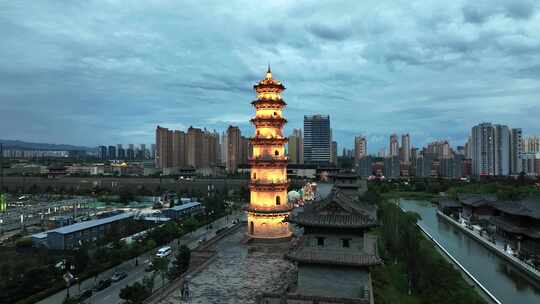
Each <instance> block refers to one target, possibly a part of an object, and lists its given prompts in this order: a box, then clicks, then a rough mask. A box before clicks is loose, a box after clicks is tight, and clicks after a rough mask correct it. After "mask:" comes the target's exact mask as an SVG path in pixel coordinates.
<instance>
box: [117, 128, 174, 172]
mask: <svg viewBox="0 0 540 304" xmlns="http://www.w3.org/2000/svg"><path fill="white" fill-rule="evenodd" d="M128 151H129V149H128ZM172 154H173V153H172V132H171V131H169V129H167V128H162V127H160V126H157V128H156V156H155V162H156V167H157V168H160V169H163V168H170V167H172V163H173V162H172Z"/></svg>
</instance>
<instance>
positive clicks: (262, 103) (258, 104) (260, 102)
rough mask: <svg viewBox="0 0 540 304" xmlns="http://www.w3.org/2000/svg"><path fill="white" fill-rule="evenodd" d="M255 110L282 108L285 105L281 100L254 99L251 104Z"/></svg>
mask: <svg viewBox="0 0 540 304" xmlns="http://www.w3.org/2000/svg"><path fill="white" fill-rule="evenodd" d="M251 104H252V105H254V106H255V108H257V109H259V108H260V109H264V108H270V109H273V108H275V107H284V106H286V105H287V103H285V101H283V99H255V100H254V101H252V102H251Z"/></svg>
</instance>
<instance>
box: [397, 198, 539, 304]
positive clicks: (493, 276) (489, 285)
mask: <svg viewBox="0 0 540 304" xmlns="http://www.w3.org/2000/svg"><path fill="white" fill-rule="evenodd" d="M400 206H401V208H402V209H403V210H406V211H412V212H415V213H417V214H419V215H420V219H419V220H418V221H417V224H418V226H419V227H421V228H422V230H424V231H425V232H427V233H428V234H429V235H431V238H432V239H433V240H435V241H436V242H437V243H438V244H439V246H437V247H438V248H444V249H445V250H446V251H447V252H448V254H450V255H451V256H452V257H453V258H454V259H455V260H456V261H457V262H459V264H460V265H461V266H462V267H463V268H464V269H466V270H467V272H469V273H470V274H471V276H473V277H474V278H475V279H476V280H477V281H478V282H479V283H480V284H481V285H482V286H484V287H485V288H486V289H487V290H488V291H489V292H490V293H491V294H492V295H493V296H494V297H495V298H496V299H498V300H499V301H500V302H501V303H504V304H506V303H509V304H513V303H519V304H521V303H523V304H529V303H530V304H533V303H540V288H538V285H537V284H535V283H534V282H533V280H531V279H530V278H528V276H526V275H525V274H523V271H521V270H520V269H519V268H517V267H516V266H515V265H514V264H512V263H510V262H509V261H507V260H506V259H504V258H503V257H501V256H499V255H498V254H496V253H495V252H493V251H492V250H490V249H488V248H487V247H486V246H484V245H483V244H481V243H480V242H478V241H477V240H475V239H473V238H472V237H470V236H469V235H467V234H466V233H465V232H464V231H463V230H462V229H459V228H458V227H456V226H455V225H453V224H452V223H450V222H448V221H446V220H443V219H442V218H441V217H439V216H437V207H436V205H434V204H431V203H430V202H429V201H426V200H407V199H402V200H400ZM441 251H442V250H441Z"/></svg>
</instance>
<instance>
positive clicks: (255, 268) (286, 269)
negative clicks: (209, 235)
mask: <svg viewBox="0 0 540 304" xmlns="http://www.w3.org/2000/svg"><path fill="white" fill-rule="evenodd" d="M245 232H246V231H245V229H239V230H238V231H237V232H235V233H234V234H233V235H230V236H228V237H226V238H224V239H222V240H220V241H219V242H218V243H217V244H216V246H215V249H216V250H217V251H218V256H217V257H216V259H215V260H214V261H213V262H212V263H211V264H210V265H209V266H208V267H207V268H206V269H204V270H203V271H202V272H200V273H198V274H196V275H195V276H193V277H191V278H190V284H189V285H190V290H191V295H192V296H191V299H190V300H182V299H181V296H180V290H177V291H175V292H174V293H172V294H171V295H170V296H169V297H168V298H166V299H165V300H163V301H161V302H160V304H173V303H174V304H176V303H194V304H195V303H197V304H198V303H200V304H210V303H235V304H236V303H255V297H256V296H257V295H258V294H260V293H262V292H272V291H274V290H277V289H279V288H282V287H283V285H284V283H285V280H284V278H285V277H287V274H292V273H293V272H294V266H293V264H292V263H290V262H288V261H286V260H284V259H283V254H284V253H285V250H286V248H287V244H281V245H280V244H275V245H274V244H272V245H269V244H267V245H254V246H253V245H247V244H244V243H242V240H243V239H244V234H245ZM250 248H251V250H250Z"/></svg>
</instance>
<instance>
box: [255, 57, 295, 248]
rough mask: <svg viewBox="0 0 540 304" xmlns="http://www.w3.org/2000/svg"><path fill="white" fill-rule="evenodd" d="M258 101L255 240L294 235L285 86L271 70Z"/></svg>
mask: <svg viewBox="0 0 540 304" xmlns="http://www.w3.org/2000/svg"><path fill="white" fill-rule="evenodd" d="M254 88H255V91H256V92H257V99H256V100H255V101H253V102H252V103H251V104H252V105H253V106H254V107H255V111H256V112H255V117H254V118H253V119H251V123H253V124H254V125H255V136H254V137H253V138H251V143H252V146H253V157H252V158H251V180H250V191H251V195H250V204H249V208H248V211H247V214H248V235H249V236H250V237H252V238H263V239H276V238H286V237H289V236H291V234H292V232H291V230H290V228H289V225H288V222H287V218H288V217H289V214H290V212H291V210H292V207H291V205H290V204H288V202H287V186H288V181H287V158H286V157H285V143H286V142H287V138H285V137H284V136H283V126H284V125H285V123H286V120H285V118H284V117H283V107H285V105H286V104H285V102H284V101H283V99H282V98H281V92H283V90H285V87H284V86H283V85H282V84H281V82H279V81H277V80H275V79H273V78H272V72H271V71H270V67H268V72H267V73H266V77H265V79H263V80H261V81H259V82H258V83H257V84H256V85H255V86H254Z"/></svg>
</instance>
